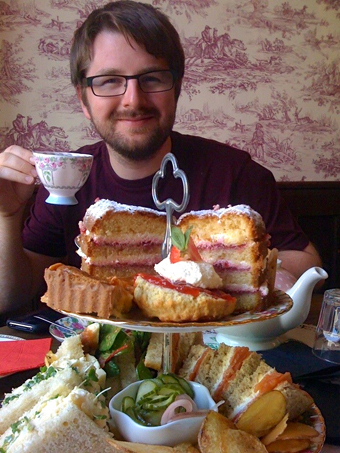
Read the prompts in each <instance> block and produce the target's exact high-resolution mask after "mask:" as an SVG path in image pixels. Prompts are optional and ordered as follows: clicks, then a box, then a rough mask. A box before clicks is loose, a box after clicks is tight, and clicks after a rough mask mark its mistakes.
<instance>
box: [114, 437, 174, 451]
mask: <svg viewBox="0 0 340 453" xmlns="http://www.w3.org/2000/svg"><path fill="white" fill-rule="evenodd" d="M107 442H108V443H109V444H110V445H112V447H113V448H114V449H115V450H112V451H116V452H122V453H170V452H172V453H173V448H172V447H165V446H163V445H148V444H139V443H135V442H125V441H121V440H115V439H107Z"/></svg>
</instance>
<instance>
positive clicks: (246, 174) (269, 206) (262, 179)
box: [233, 159, 309, 250]
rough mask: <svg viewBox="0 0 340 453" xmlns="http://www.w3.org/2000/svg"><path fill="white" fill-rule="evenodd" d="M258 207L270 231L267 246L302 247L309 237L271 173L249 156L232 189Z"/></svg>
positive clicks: (235, 197) (236, 199)
mask: <svg viewBox="0 0 340 453" xmlns="http://www.w3.org/2000/svg"><path fill="white" fill-rule="evenodd" d="M233 196H234V199H235V202H237V203H238V202H239V201H238V200H242V201H241V202H242V203H244V204H249V206H251V207H252V208H253V209H255V210H256V211H258V212H259V213H260V214H261V215H262V217H263V220H264V222H265V225H266V228H267V231H268V233H269V234H270V246H271V247H272V248H274V247H276V248H278V249H279V250H303V249H304V248H305V247H307V245H308V243H309V239H308V237H307V236H306V234H305V233H304V232H303V231H302V229H301V227H300V226H299V224H298V222H297V220H296V219H295V217H294V216H293V214H292V213H291V211H290V210H289V208H288V205H287V203H286V202H285V200H284V199H283V198H282V197H281V194H280V191H279V189H278V187H277V184H276V181H275V178H274V176H273V174H272V173H271V172H270V171H269V170H268V169H266V168H264V167H262V166H261V165H259V164H257V163H256V162H254V161H253V160H251V159H249V160H248V162H247V163H246V164H245V165H244V167H243V169H242V171H241V172H240V174H239V177H238V180H237V182H236V184H235V186H234V193H233Z"/></svg>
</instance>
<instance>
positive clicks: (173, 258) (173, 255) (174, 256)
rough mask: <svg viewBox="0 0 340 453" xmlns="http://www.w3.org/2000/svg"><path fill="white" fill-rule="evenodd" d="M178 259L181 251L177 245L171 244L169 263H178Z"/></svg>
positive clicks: (179, 259)
mask: <svg viewBox="0 0 340 453" xmlns="http://www.w3.org/2000/svg"><path fill="white" fill-rule="evenodd" d="M178 261H181V252H180V250H179V249H178V248H177V247H175V246H174V245H172V246H171V250H170V263H178Z"/></svg>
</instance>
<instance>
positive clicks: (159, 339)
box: [144, 332, 203, 373]
mask: <svg viewBox="0 0 340 453" xmlns="http://www.w3.org/2000/svg"><path fill="white" fill-rule="evenodd" d="M193 345H203V334H202V332H181V333H173V334H172V345H171V346H172V347H171V364H172V368H171V370H170V371H171V372H172V373H177V372H178V371H179V368H180V367H181V365H182V364H183V361H184V359H185V358H186V357H187V356H188V354H189V351H190V348H191V347H192V346H193ZM163 349H164V334H163V333H155V332H154V333H152V334H151V338H150V341H149V345H148V348H147V350H146V355H145V359H144V364H145V366H146V367H148V368H151V369H153V370H156V371H161V370H162V369H163V352H164V351H163Z"/></svg>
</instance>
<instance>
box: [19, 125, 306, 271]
mask: <svg viewBox="0 0 340 453" xmlns="http://www.w3.org/2000/svg"><path fill="white" fill-rule="evenodd" d="M171 139H172V150H171V152H172V153H173V154H174V155H175V156H176V159H177V163H178V167H179V168H180V169H181V170H183V171H184V172H185V174H186V176H187V179H188V184H189V190H190V200H189V204H188V206H187V208H186V211H191V210H199V209H211V208H212V207H213V206H214V205H220V207H227V206H228V205H235V204H247V205H249V206H251V207H252V208H253V209H255V210H256V211H258V212H259V213H260V214H261V215H262V217H263V220H264V222H265V224H266V227H267V231H268V233H269V234H270V236H271V247H277V248H278V249H279V250H303V249H304V248H305V247H306V246H307V244H308V238H307V237H306V236H305V234H304V233H303V232H302V230H301V229H300V227H299V226H298V225H297V223H296V221H295V219H294V218H293V217H292V215H291V213H290V211H289V209H288V207H287V205H286V203H285V202H284V200H283V199H282V198H281V197H280V193H279V191H278V189H277V187H276V182H275V179H274V177H273V175H272V173H271V172H270V171H269V170H267V169H266V168H264V167H262V166H261V165H259V164H257V163H256V162H254V161H253V160H252V159H251V157H250V155H249V154H248V153H247V152H245V151H241V150H238V149H235V148H231V147H230V146H227V145H224V144H222V143H218V142H215V141H213V140H207V139H203V138H201V137H195V136H189V135H182V134H179V133H177V132H173V133H172V135H171ZM78 152H82V153H87V154H93V156H94V161H93V166H92V170H91V173H90V176H89V178H88V180H87V182H86V184H85V185H84V187H83V188H82V189H81V190H80V191H79V192H78V193H77V194H76V197H77V199H78V201H79V204H77V205H74V206H57V205H51V204H47V203H45V199H46V198H47V196H48V193H47V191H46V189H45V188H44V187H43V186H40V187H39V190H38V192H37V197H36V201H35V204H34V205H33V207H32V210H31V216H30V217H29V218H28V219H27V221H26V223H25V227H24V230H23V242H24V247H25V248H27V249H29V250H32V251H34V252H36V253H40V254H42V255H48V256H53V257H62V256H66V255H67V256H68V262H69V264H70V265H73V266H77V267H79V266H80V257H79V256H78V255H77V254H76V245H75V243H74V239H75V237H76V236H77V235H78V234H79V226H78V223H79V221H80V220H82V219H83V217H84V214H85V211H86V209H87V208H88V207H89V206H90V205H91V204H93V203H94V201H95V199H96V198H107V199H110V200H115V201H117V202H119V203H125V204H129V205H135V206H144V207H149V208H153V209H156V206H155V204H154V202H153V198H152V191H151V185H152V179H153V175H151V176H149V177H147V178H143V179H139V180H133V181H130V180H125V179H122V178H120V177H118V176H117V175H116V173H115V172H114V171H113V169H112V167H111V165H110V161H109V155H108V151H107V147H106V145H105V143H104V142H98V143H95V144H93V145H88V146H84V147H82V148H80V150H78ZM167 198H172V199H173V200H174V201H176V202H178V203H180V202H181V201H182V182H181V179H180V178H177V179H176V178H174V177H173V175H172V166H171V164H169V165H168V166H167V168H166V174H165V178H164V180H163V179H161V180H160V181H159V184H158V200H159V201H163V200H165V199H167Z"/></svg>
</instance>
